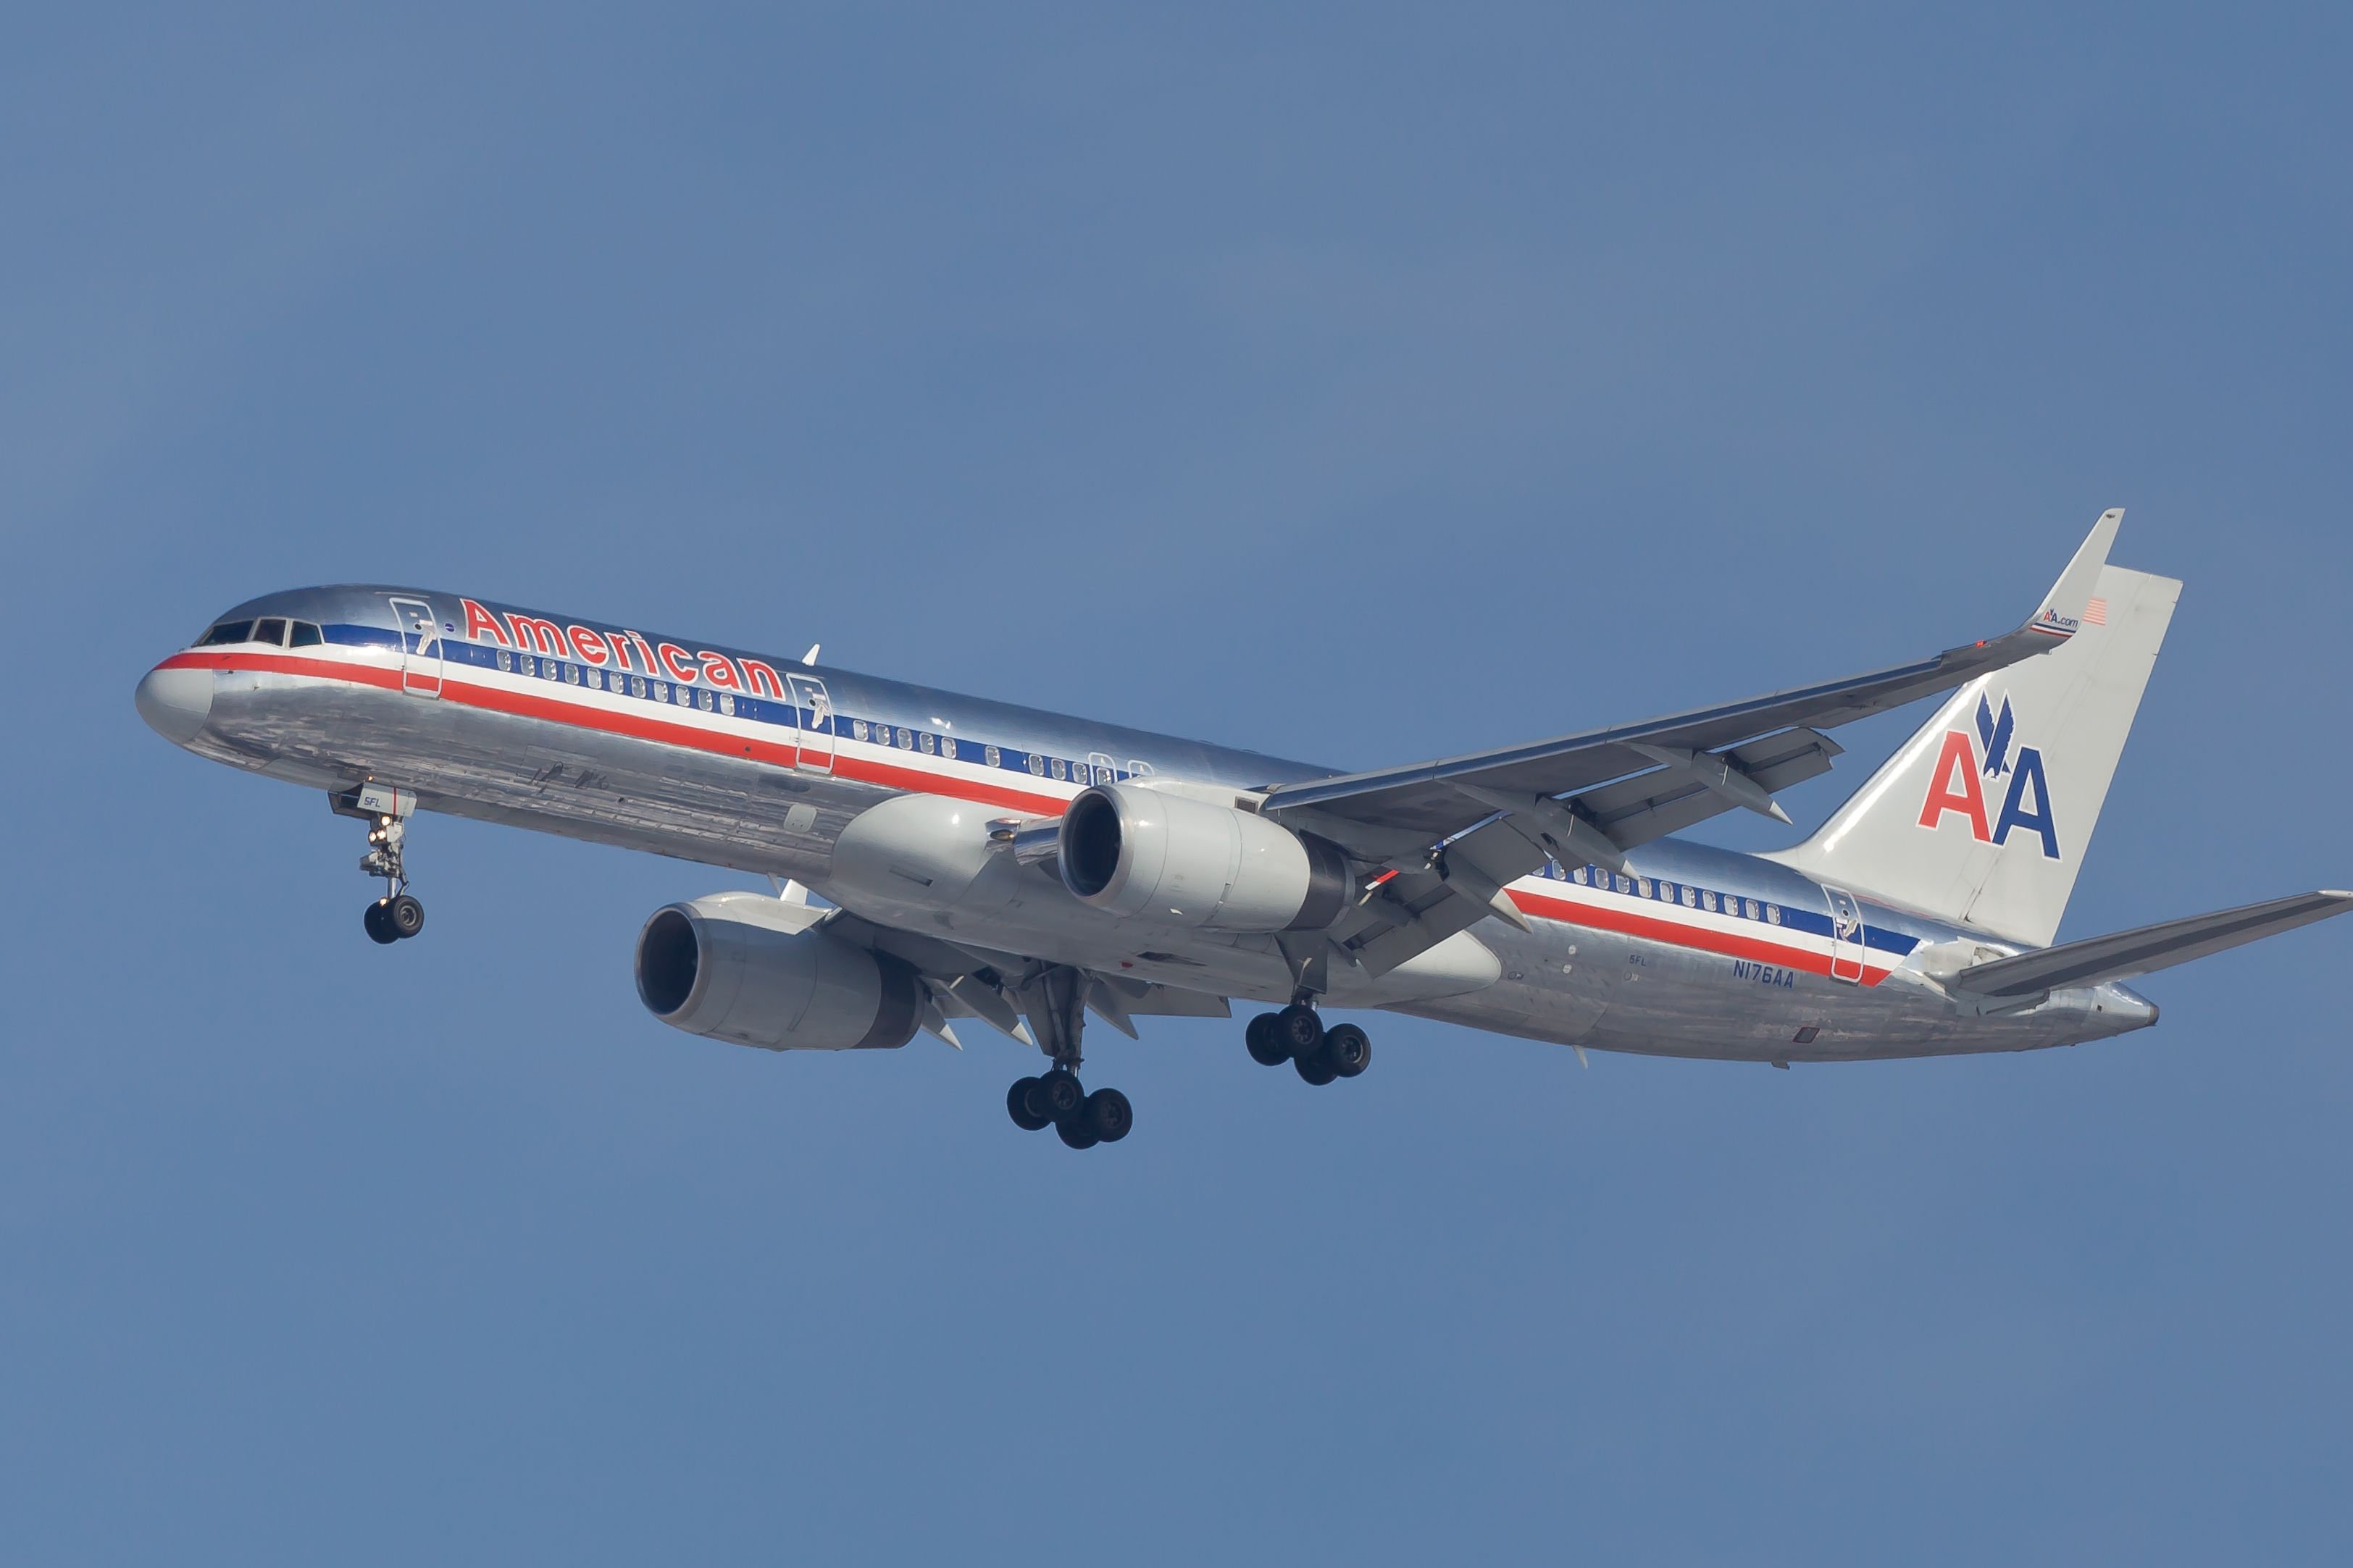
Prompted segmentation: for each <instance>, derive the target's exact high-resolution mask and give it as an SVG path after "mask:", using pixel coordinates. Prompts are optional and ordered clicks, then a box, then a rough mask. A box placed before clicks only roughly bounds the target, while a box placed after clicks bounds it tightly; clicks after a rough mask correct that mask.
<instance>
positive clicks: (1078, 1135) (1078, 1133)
mask: <svg viewBox="0 0 2353 1568" xmlns="http://www.w3.org/2000/svg"><path fill="white" fill-rule="evenodd" d="M1054 1131H1055V1133H1056V1135H1057V1136H1059V1137H1060V1139H1061V1140H1062V1142H1065V1143H1068V1144H1069V1145H1070V1146H1071V1148H1073V1149H1092V1148H1093V1147H1094V1146H1095V1145H1096V1144H1098V1143H1100V1142H1103V1137H1102V1135H1101V1134H1100V1133H1098V1132H1096V1131H1095V1130H1094V1129H1093V1128H1092V1127H1090V1126H1089V1125H1087V1119H1086V1118H1085V1117H1084V1116H1065V1117H1063V1118H1062V1119H1061V1120H1060V1121H1057V1122H1055V1123H1054Z"/></svg>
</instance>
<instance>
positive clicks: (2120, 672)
mask: <svg viewBox="0 0 2353 1568" xmlns="http://www.w3.org/2000/svg"><path fill="white" fill-rule="evenodd" d="M2180 594H2181V584H2179V582H2177V581H2175V580H2174V579H2172V578H2170V577H2156V576H2151V575H2150V574H2147V573H2146V572H2131V571H2127V570H2126V569H2125V568H2123V567H2121V566H2103V567H2102V568H2101V569H2100V574H2099V580H2098V586H2097V588H2096V589H2095V590H2094V595H2093V597H2092V600H2091V603H2090V605H2089V606H2088V607H2087V609H2086V610H2085V612H2084V617H2083V621H2084V624H2083V626H2081V628H2080V629H2079V630H2078V631H2077V633H2076V635H2075V636H2074V637H2073V638H2071V639H2070V640H2069V641H2068V643H2067V644H2066V646H2065V647H2060V648H2055V649H2053V650H2052V652H2051V653H2049V654H2047V655H2045V656H2043V657H2042V658H2035V659H2029V660H2027V661H2026V662H2024V663H2022V664H2018V665H2013V666H2011V667H2010V668H2007V669H2002V670H1997V671H1995V672H1994V673H1992V674H1990V675H1985V676H1980V677H1979V678H1978V679H1976V680H1973V681H1971V682H1969V684H1968V685H1967V686H1964V687H1962V688H1961V689H1959V690H1958V691H1956V692H1955V693H1954V694H1953V695H1952V697H1951V698H1950V699H1948V700H1947V701H1946V703H1945V705H1944V706H1943V707H1942V708H1940V709H1939V710H1937V711H1936V716H1935V717H1934V718H1932V719H1930V720H1929V721H1928V722H1927V724H1926V726H1925V727H1924V728H1923V729H1922V730H1921V731H1919V732H1918V733H1917V734H1915V735H1914V736H1913V737H1912V738H1911V740H1909V741H1907V742H1905V744H1904V747H1903V749H1902V750H1901V751H1899V752H1896V753H1895V755H1894V756H1893V757H1891V758H1889V759H1888V761H1887V762H1886V763H1884V764H1883V766H1882V767H1881V768H1880V770H1879V771H1878V772H1877V773H1873V775H1872V777H1871V782H1870V783H1868V784H1864V785H1863V786H1862V789H1860V790H1858V791H1856V792H1855V795H1854V796H1853V798H1852V799H1851V800H1849V801H1848V802H1847V803H1846V804H1845V805H1842V806H1841V807H1839V809H1838V811H1837V813H1836V814H1835V815H1834V816H1831V819H1830V821H1829V822H1827V823H1825V824H1824V825H1823V826H1822V830H1821V831H1820V832H1819V833H1817V834H1815V835H1814V836H1813V837H1811V838H1809V839H1808V840H1806V842H1804V843H1803V844H1800V845H1799V846H1797V847H1795V848H1793V849H1788V850H1784V851H1781V852H1780V853H1778V854H1776V855H1774V856H1772V857H1771V858H1773V859H1776V860H1778V861H1780V862H1782V863H1783V864H1784V865H1787V866H1789V867H1792V868H1795V869H1797V870H1799V871H1802V872H1804V873H1805V874H1806V875H1808V876H1810V877H1813V878H1815V879H1818V880H1820V881H1824V882H1829V883H1831V884H1834V885H1836V886H1838V887H1841V888H1847V889H1852V890H1854V891H1857V892H1868V893H1871V894H1873V895H1875V896H1877V897H1879V898H1881V899H1883V900H1886V901H1887V902H1889V903H1892V904H1897V905H1901V906H1903V907H1905V908H1907V909H1914V910H1919V911H1920V912H1921V913H1923V914H1928V915H1936V916H1938V917H1941V918H1943V919H1946V920H1952V921H1960V922H1962V923H1963V924H1967V925H1970V926H1975V927H1977V928H1978V930H1980V931H1986V932H1988V933H1989V934H1990V935H1995V936H2000V937H2006V938H2009V939H2010V940H2012V941H2016V942H2028V943H2031V944H2032V945H2034V946H2037V947H2043V946H2048V945H2049V944H2050V942H2051V940H2052V937H2054V936H2055V935H2056V934H2057V933H2058V930H2059V917H2060V916H2061V915H2062V914H2063V913H2064V912H2065V910H2066V908H2067V895H2068V894H2069V893H2071V892H2073V890H2074V887H2075V873H2076V871H2077V870H2078V869H2079V868H2081V867H2082V866H2083V864H2084V850H2085V849H2087V848H2088V847H2090V845H2091V842H2092V827H2093V825H2094V823H2095V822H2097V821H2098V820H2099V816H2100V805H2101V803H2102V802H2104V801H2105V800H2106V799H2107V795H2108V783H2109V781H2110V780H2111V779H2113V778H2114V777H2115V776H2116V759H2117V757H2118V756H2120V755H2121V754H2122V753H2123V752H2124V747H2125V737H2126V734H2128V733H2129V732H2130V731H2131V730H2132V721H2133V714H2134V713H2135V711H2137V710H2138V709H2139V707H2140V698H2141V692H2142V691H2143V690H2144V689H2146V688H2147V685H2148V674H2149V670H2150V669H2151V668H2153V667H2154V666H2155V664H2156V662H2157V650H2158V646H2159V645H2160V644H2162V643H2163V642H2164V641H2165V629H2166V627H2167V626H2168V625H2169V624H2170V623H2171V621H2172V619H2173V606H2174V604H2175V602H2176V601H2177V600H2178V599H2179V597H2180Z"/></svg>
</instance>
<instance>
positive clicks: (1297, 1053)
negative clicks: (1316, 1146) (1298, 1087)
mask: <svg viewBox="0 0 2353 1568" xmlns="http://www.w3.org/2000/svg"><path fill="white" fill-rule="evenodd" d="M1242 1042H1243V1044H1245V1045H1247V1046H1248V1047H1250V1059H1251V1060H1253V1061H1255V1062H1257V1063H1258V1064H1259V1065H1260V1066H1261V1067H1271V1068H1279V1067H1281V1066H1282V1064H1283V1063H1285V1062H1289V1063H1290V1064H1291V1065H1292V1066H1293V1068H1297V1069H1298V1072H1299V1076H1300V1077H1301V1078H1303V1079H1306V1080H1307V1081H1308V1082H1309V1083H1312V1084H1315V1085H1317V1086H1318V1087H1321V1086H1322V1085H1324V1084H1327V1083H1330V1082H1331V1081H1332V1080H1333V1079H1339V1078H1354V1077H1356V1075H1357V1074H1358V1073H1360V1072H1362V1071H1364V1070H1365V1069H1366V1068H1368V1067H1370V1066H1372V1065H1373V1042H1372V1037H1370V1036H1368V1035H1366V1033H1365V1031H1364V1030H1362V1029H1359V1028H1358V1027H1356V1025H1354V1024H1336V1025H1335V1026H1332V1027H1331V1028H1329V1029H1327V1028H1325V1027H1324V1020H1323V1018H1322V1017H1321V1016H1318V1015H1317V1013H1316V1011H1315V1009H1314V1007H1312V1006H1310V1005H1307V1004H1306V1003H1304V1002H1293V1004H1292V1005H1290V1006H1288V1007H1285V1008H1284V1009H1283V1010H1282V1012H1280V1013H1261V1014H1260V1015H1259V1016H1257V1017H1255V1018H1252V1019H1251V1020H1250V1026H1249V1027H1248V1028H1246V1029H1245V1030H1243V1032H1242Z"/></svg>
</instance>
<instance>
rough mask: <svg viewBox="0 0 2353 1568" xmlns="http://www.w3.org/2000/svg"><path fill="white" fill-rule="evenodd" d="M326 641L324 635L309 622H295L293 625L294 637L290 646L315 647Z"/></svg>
mask: <svg viewBox="0 0 2353 1568" xmlns="http://www.w3.org/2000/svg"><path fill="white" fill-rule="evenodd" d="M326 640H327V636H326V634H325V633H324V632H322V631H321V630H320V629H319V628H318V627H316V626H312V625H311V623H310V622H308V621H296V622H295V623H294V637H293V640H292V642H291V644H290V646H291V647H318V646H319V645H320V644H321V643H322V642H325V641H326Z"/></svg>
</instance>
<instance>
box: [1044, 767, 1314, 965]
mask: <svg viewBox="0 0 2353 1568" xmlns="http://www.w3.org/2000/svg"><path fill="white" fill-rule="evenodd" d="M1057 856H1058V858H1059V859H1060V864H1061V869H1062V885H1063V886H1064V887H1066V888H1068V889H1071V892H1072V893H1074V894H1075V895H1077V896H1078V898H1079V899H1080V900H1082V901H1083V902H1085V903H1088V904H1091V905H1092V906H1093V907H1095V908H1096V909H1099V910H1103V911H1104V912H1106V913H1108V914H1115V915H1124V916H1129V917H1133V918H1136V919H1140V920H1144V921H1151V922H1153V923H1155V924H1160V925H1168V924H1175V925H1180V926H1187V927H1198V928H1201V929H1204V930H1208V931H1261V932H1264V931H1320V930H1322V929H1323V928H1324V927H1325V926H1328V925H1330V924H1331V923H1332V922H1333V921H1336V920H1338V919H1339V918H1340V914H1341V911H1342V910H1345V909H1346V908H1347V906H1348V893H1349V886H1348V858H1347V857H1346V856H1345V854H1343V853H1342V852H1341V850H1340V847H1339V846H1337V845H1335V844H1333V843H1331V842H1330V841H1328V840H1326V839H1322V838H1318V837H1315V836H1314V834H1312V833H1293V832H1292V831H1291V829H1289V828H1287V827H1282V826H1277V825H1276V824H1274V823H1271V822H1269V821H1268V820H1267V819H1266V818H1265V817H1262V816H1256V815H1254V814H1252V813H1250V812H1247V811H1238V810H1236V809H1235V808H1234V807H1232V806H1229V805H1215V804H1213V803H1211V802H1208V801H1200V800H1193V799H1189V798H1187V796H1184V795H1168V794H1163V793H1162V792H1160V791H1158V790H1150V789H1140V788H1138V787H1137V786H1136V785H1134V784H1097V785H1096V786H1095V787H1093V788H1092V789H1089V790H1086V791H1083V792H1082V793H1081V795H1079V797H1078V798H1077V799H1076V800H1073V801H1072V802H1071V805H1070V809H1069V810H1068V811H1066V812H1065V813H1063V815H1062V829H1061V837H1060V840H1059V843H1058V846H1057Z"/></svg>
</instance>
